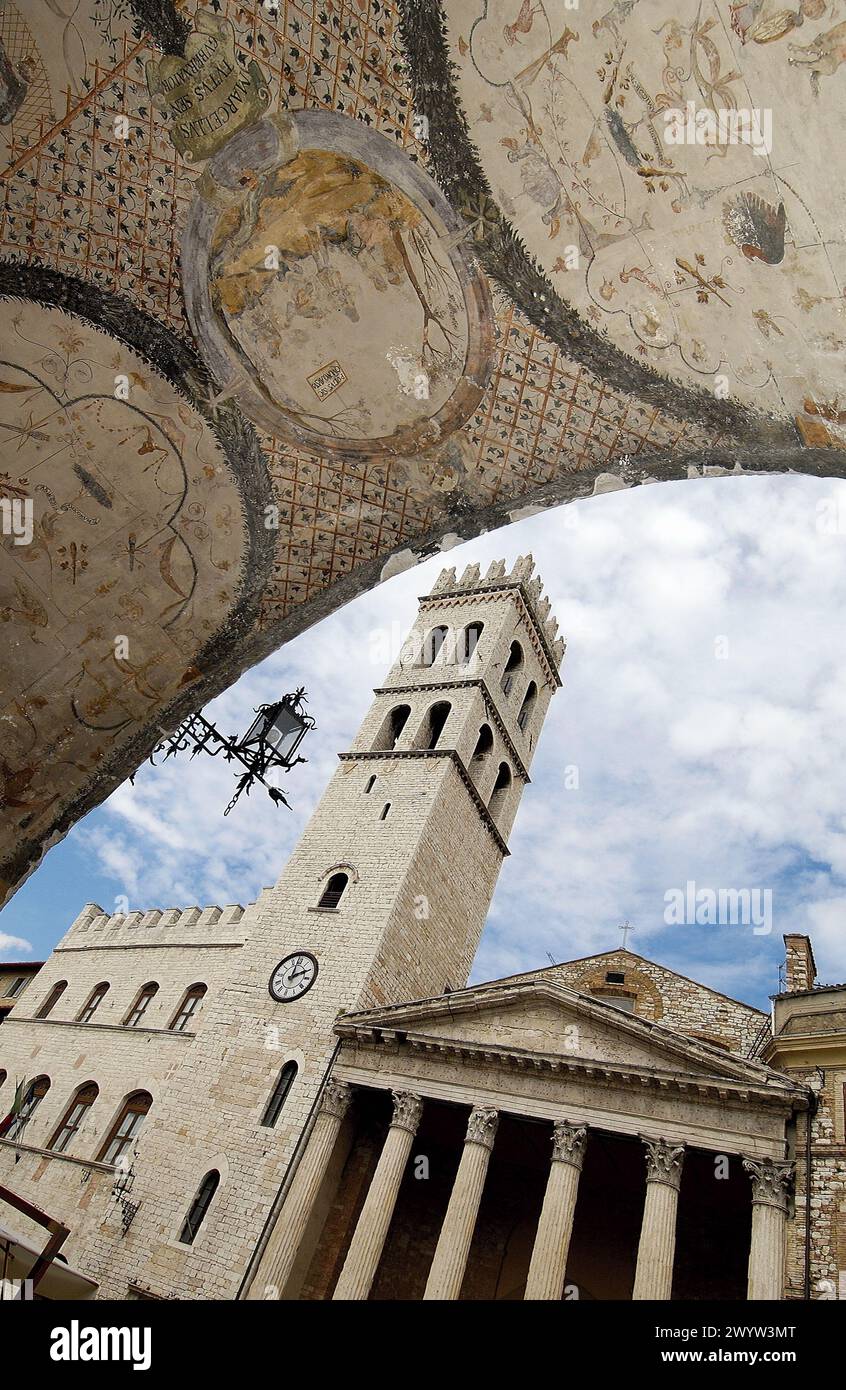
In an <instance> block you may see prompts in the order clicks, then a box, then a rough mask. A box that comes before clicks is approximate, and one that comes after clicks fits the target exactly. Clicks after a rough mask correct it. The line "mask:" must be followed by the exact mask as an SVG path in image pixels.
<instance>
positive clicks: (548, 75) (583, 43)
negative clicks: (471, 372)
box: [404, 0, 846, 448]
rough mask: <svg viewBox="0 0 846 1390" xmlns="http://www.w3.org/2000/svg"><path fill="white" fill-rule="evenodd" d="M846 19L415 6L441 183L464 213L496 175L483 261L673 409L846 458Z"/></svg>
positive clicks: (425, 103) (652, 9) (412, 46)
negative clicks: (837, 152) (660, 392)
mask: <svg viewBox="0 0 846 1390" xmlns="http://www.w3.org/2000/svg"><path fill="white" fill-rule="evenodd" d="M837 10H838V7H837V6H836V5H834V4H831V3H826V0H802V3H800V2H799V0H797V3H796V4H795V5H792V6H790V7H789V8H787V9H785V8H780V7H779V6H776V5H767V4H764V5H761V4H760V3H749V4H731V5H729V4H724V3H722V2H721V0H704V3H698V0H697V3H688V0H683V3H681V4H676V5H662V4H659V3H658V2H657V0H626V3H619V0H618V3H615V4H610V5H607V6H603V5H600V6H598V7H596V6H587V5H578V4H575V3H574V4H565V3H563V0H562V3H558V4H550V3H546V2H545V0H536V3H531V4H529V3H528V0H527V3H524V4H521V2H520V0H444V3H443V4H442V5H441V6H440V17H439V18H440V20H441V21H442V22H441V23H438V22H435V21H434V20H433V16H434V14H435V7H434V6H428V5H426V4H424V5H419V6H418V5H412V4H411V3H408V4H406V5H405V6H404V12H405V35H406V41H407V43H408V46H409V50H410V60H411V64H412V69H413V72H414V74H415V81H416V91H417V96H418V101H419V103H420V104H421V107H422V110H423V112H424V114H425V116H426V118H427V120H428V122H429V127H430V131H431V132H432V134H431V140H430V147H431V150H432V153H433V163H434V168H435V171H436V173H437V174H438V177H439V179H440V180H441V182H442V183H443V184H444V186H446V187H448V189H449V190H450V196H451V198H452V201H454V202H460V200H461V199H462V197H464V198H466V197H467V196H468V186H469V185H470V183H471V182H472V173H473V171H475V174H476V175H477V177H478V178H480V179H484V180H485V181H486V183H487V185H488V187H489V189H490V191H491V193H492V195H493V198H492V202H493V205H494V208H495V209H496V215H495V216H494V217H493V218H492V219H489V222H490V227H489V230H487V231H485V233H484V235H483V236H482V237H481V241H482V243H483V244H482V245H481V246H480V247H479V249H480V251H481V253H482V255H483V259H484V261H485V264H486V266H487V268H488V269H490V270H491V271H492V272H493V273H494V274H496V275H497V276H498V277H499V276H502V278H503V280H505V281H507V284H508V289H509V292H510V293H512V294H514V296H515V298H516V299H517V302H518V303H520V304H521V306H522V307H524V308H525V309H526V311H527V312H529V313H530V314H532V316H533V318H534V320H535V321H536V322H543V324H544V327H545V329H546V331H547V332H549V333H551V334H552V335H553V336H555V337H556V338H557V340H558V341H559V342H560V343H561V345H562V346H564V345H565V344H566V343H567V342H568V341H569V342H572V341H573V336H574V335H579V333H580V332H581V333H583V331H584V329H585V328H586V329H588V331H589V334H590V337H591V338H593V336H594V335H597V336H598V337H599V338H600V339H601V340H604V342H605V343H606V344H607V345H608V347H609V348H616V349H618V350H619V351H621V352H622V353H625V354H626V355H627V356H628V357H629V358H630V359H631V367H630V369H629V374H630V376H631V379H632V381H633V382H634V380H635V377H636V374H637V371H638V368H640V369H641V370H642V371H643V375H644V378H645V375H646V371H649V370H652V371H655V372H658V373H661V374H662V375H663V376H664V378H665V380H666V381H667V392H666V393H665V399H668V398H669V393H670V392H671V391H672V390H673V389H674V387H675V385H676V384H678V385H682V386H684V387H685V388H688V389H693V390H697V389H698V390H703V389H704V390H706V391H708V392H712V393H713V395H714V396H715V397H716V398H717V399H718V400H722V401H724V402H725V404H726V411H727V413H728V411H729V410H730V408H731V405H732V404H741V405H744V406H746V407H748V408H750V409H752V410H756V411H760V412H767V413H768V414H770V415H771V416H774V417H781V418H782V419H784V420H787V419H788V418H792V420H793V422H794V427H795V429H796V430H797V431H798V434H799V437H800V438H801V439H802V441H803V442H804V443H805V444H806V445H810V446H829V447H830V446H834V447H837V448H843V447H844V445H846V431H844V428H843V420H842V418H841V417H842V412H841V410H840V409H839V408H838V402H839V398H840V397H841V396H842V360H843V354H844V351H846V332H844V318H843V313H844V294H843V288H842V286H843V274H844V238H843V229H842V219H841V216H840V212H839V207H840V201H841V200H840V199H838V198H837V197H831V196H827V190H828V191H830V187H831V180H832V179H833V178H836V177H837V174H836V172H835V166H834V165H832V164H831V163H827V161H826V156H825V153H824V152H825V151H826V150H827V149H828V150H832V149H833V148H835V147H837V146H838V144H839V142H842V139H843V136H844V134H846V123H844V110H846V107H844V83H843V74H842V72H841V71H840V68H841V64H842V63H843V61H844V58H846V42H844V36H846V24H844V23H842V22H839V23H834V24H833V23H832V20H833V19H835V18H836V17H837ZM799 26H802V28H801V35H802V38H803V40H804V41H803V42H802V43H801V44H800V43H798V42H796V40H797V38H798V36H799V35H798V29H799ZM433 38H434V40H435V41H434V42H433V41H432V40H433ZM447 131H449V136H450V138H446V137H447ZM837 167H838V168H839V166H837ZM468 176H469V177H468ZM497 218H499V223H497ZM508 236H510V237H511V240H510V243H509V246H508V254H506V252H505V250H504V244H505V238H506V237H508ZM521 259H522V274H521V273H520V264H519V263H520V260H521ZM538 272H539V273H538ZM568 310H569V311H575V313H572V312H571V315H570V317H567V311H568ZM576 315H577V317H576Z"/></svg>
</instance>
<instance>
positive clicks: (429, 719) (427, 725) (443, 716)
mask: <svg viewBox="0 0 846 1390" xmlns="http://www.w3.org/2000/svg"><path fill="white" fill-rule="evenodd" d="M451 709H452V706H451V704H450V703H449V701H448V700H438V701H437V703H436V704H434V705H432V706H431V707H430V708H429V709H428V710H427V711H426V717H425V719H424V720H423V723H422V724H421V726H420V733H419V734H418V735H417V747H418V748H424V749H431V748H437V746H438V740H439V739H440V737H441V734H442V733H443V731H444V725H445V724H446V722H447V720H448V719H449V712H450V710H451Z"/></svg>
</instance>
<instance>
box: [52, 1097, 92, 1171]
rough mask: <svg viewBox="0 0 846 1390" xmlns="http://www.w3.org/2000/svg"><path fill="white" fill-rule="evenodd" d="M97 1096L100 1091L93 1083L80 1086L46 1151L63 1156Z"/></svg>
mask: <svg viewBox="0 0 846 1390" xmlns="http://www.w3.org/2000/svg"><path fill="white" fill-rule="evenodd" d="M99 1094H100V1089H99V1087H98V1086H97V1085H95V1083H94V1082H93V1081H89V1082H88V1084H87V1085H86V1086H80V1088H79V1090H78V1091H77V1093H76V1095H75V1096H74V1098H73V1100H72V1101H71V1103H70V1105H69V1106H68V1108H67V1110H66V1111H65V1113H64V1116H63V1118H62V1122H61V1124H60V1125H59V1128H58V1129H57V1130H56V1133H55V1134H54V1135H53V1138H52V1139H51V1140H50V1143H49V1144H48V1145H47V1147H48V1149H52V1151H53V1153H57V1154H63V1153H65V1152H66V1151H67V1149H68V1147H69V1145H70V1144H71V1142H72V1141H73V1139H74V1138H75V1137H76V1135H77V1134H78V1133H79V1129H80V1126H81V1124H82V1121H83V1120H84V1119H85V1116H86V1115H87V1114H88V1111H89V1110H90V1109H91V1107H92V1105H93V1104H94V1102H95V1100H96V1099H97V1097H98V1095H99Z"/></svg>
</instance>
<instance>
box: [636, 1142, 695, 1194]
mask: <svg viewBox="0 0 846 1390" xmlns="http://www.w3.org/2000/svg"><path fill="white" fill-rule="evenodd" d="M639 1138H640V1141H641V1143H642V1144H643V1146H644V1148H645V1149H646V1181H647V1182H648V1183H649V1182H660V1183H664V1184H665V1186H666V1187H673V1188H675V1190H676V1192H678V1190H679V1187H680V1186H681V1175H682V1163H683V1162H684V1144H672V1143H671V1142H670V1140H669V1139H648V1138H647V1136H646V1135H645V1134H641V1135H640V1136H639Z"/></svg>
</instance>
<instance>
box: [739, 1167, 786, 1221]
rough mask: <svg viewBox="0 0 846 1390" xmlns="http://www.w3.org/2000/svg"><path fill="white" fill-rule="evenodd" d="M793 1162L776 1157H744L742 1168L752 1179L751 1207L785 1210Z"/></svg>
mask: <svg viewBox="0 0 846 1390" xmlns="http://www.w3.org/2000/svg"><path fill="white" fill-rule="evenodd" d="M793 1166H794V1165H793V1164H792V1163H791V1162H789V1161H788V1160H782V1159H778V1158H744V1160H743V1169H744V1172H746V1173H748V1174H749V1176H750V1178H751V1179H752V1205H753V1207H776V1208H777V1210H778V1211H786V1210H787V1188H788V1187H789V1185H790V1181H791V1179H792V1177H793Z"/></svg>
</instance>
